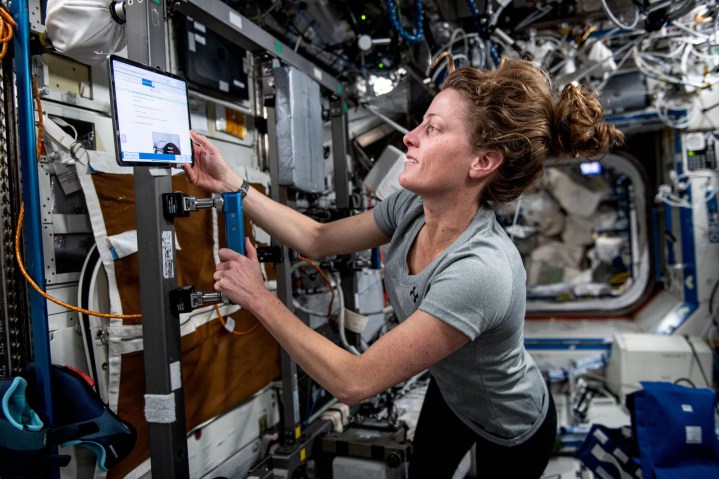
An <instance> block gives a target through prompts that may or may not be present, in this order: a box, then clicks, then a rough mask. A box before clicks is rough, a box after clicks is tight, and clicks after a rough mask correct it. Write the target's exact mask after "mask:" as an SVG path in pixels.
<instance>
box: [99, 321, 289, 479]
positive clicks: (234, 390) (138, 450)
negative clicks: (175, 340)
mask: <svg viewBox="0 0 719 479" xmlns="http://www.w3.org/2000/svg"><path fill="white" fill-rule="evenodd" d="M232 318H233V319H234V320H235V321H236V322H237V327H236V330H237V331H245V330H247V329H249V328H250V327H252V326H253V325H254V324H255V321H257V320H256V319H255V318H254V317H252V316H251V315H250V314H249V313H244V312H242V311H239V312H238V313H236V314H233V315H232ZM143 357H144V356H143V354H142V352H137V353H130V354H125V355H123V356H122V376H121V379H120V400H119V404H118V416H119V417H120V418H122V419H123V420H124V421H127V422H129V423H131V424H132V425H133V426H134V427H135V429H137V444H136V445H135V448H134V449H133V450H132V453H131V454H130V455H129V456H128V457H127V458H125V459H124V460H123V461H122V462H120V463H119V464H118V465H117V466H115V467H114V468H112V469H111V470H110V471H109V473H108V478H109V479H117V478H121V477H124V476H125V475H127V474H128V473H129V472H130V471H132V470H133V469H134V468H135V467H137V466H138V465H139V464H141V463H142V462H143V461H144V460H146V459H147V458H149V457H150V446H149V435H148V428H147V423H146V422H145V412H144V404H145V401H144V395H145V377H144V363H143ZM279 376H280V361H279V345H278V344H277V342H276V341H275V340H274V338H272V336H271V335H270V334H269V333H268V332H267V330H265V329H264V328H263V327H262V326H260V327H259V328H257V329H256V330H255V331H253V332H252V333H250V334H248V335H246V336H237V335H234V334H231V333H229V332H228V331H226V330H225V329H224V328H223V327H222V325H221V324H220V322H219V320H214V321H211V322H210V323H208V324H206V325H204V326H202V327H200V328H199V329H198V330H197V331H196V332H195V333H193V334H190V335H187V336H184V337H183V338H182V380H183V388H184V391H185V418H186V419H185V420H186V426H187V429H188V430H190V429H192V428H193V427H195V426H197V425H198V424H202V423H203V422H204V421H206V420H208V419H210V418H212V417H214V416H216V415H218V414H221V413H223V412H225V411H227V410H229V409H231V408H232V407H233V406H234V405H236V404H239V403H240V402H242V401H244V400H245V399H247V398H248V397H249V396H251V395H252V394H254V393H255V392H257V391H259V390H260V389H262V388H263V387H264V386H265V385H267V384H268V383H269V382H271V381H273V380H274V379H276V378H277V377H279Z"/></svg>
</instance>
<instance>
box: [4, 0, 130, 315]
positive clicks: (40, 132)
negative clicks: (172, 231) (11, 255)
mask: <svg viewBox="0 0 719 479" xmlns="http://www.w3.org/2000/svg"><path fill="white" fill-rule="evenodd" d="M3 11H4V9H3V8H0V19H1V18H2V17H4V13H3ZM13 23H14V22H13ZM0 25H1V24H0ZM3 52H4V50H0V55H2V54H4V53H3ZM32 87H33V94H34V97H35V103H36V105H37V110H38V113H39V118H40V120H39V121H38V141H37V156H38V157H40V153H41V152H42V135H43V123H42V103H41V101H40V93H39V92H38V89H37V83H36V82H35V78H33V79H32ZM24 218H25V202H21V203H20V215H19V216H18V220H17V228H16V230H15V259H16V260H17V264H18V266H19V267H20V272H21V273H22V275H23V276H24V277H25V279H26V280H27V282H28V283H29V284H30V286H32V287H33V288H34V289H35V291H37V292H38V293H40V295H41V296H42V297H44V298H45V299H47V300H49V301H52V302H53V303H55V304H58V305H60V306H62V307H64V308H67V309H71V310H73V311H77V312H79V313H84V314H89V315H90V316H97V317H100V318H121V319H135V318H141V317H142V315H141V314H111V313H100V312H97V311H91V310H89V309H84V308H80V307H78V306H74V305H72V304H68V303H66V302H64V301H60V300H59V299H57V298H55V297H53V296H50V295H49V294H47V293H46V292H45V291H43V290H42V288H40V286H38V284H37V283H36V282H35V281H34V280H33V279H32V277H31V276H30V275H29V274H28V272H27V270H26V269H25V265H24V264H23V261H22V255H21V253H20V236H21V233H22V223H23V219H24Z"/></svg>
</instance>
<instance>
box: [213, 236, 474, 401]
mask: <svg viewBox="0 0 719 479" xmlns="http://www.w3.org/2000/svg"><path fill="white" fill-rule="evenodd" d="M246 246H247V256H246V257H245V256H242V255H240V254H238V253H236V252H234V251H232V250H228V249H222V250H220V259H221V263H220V264H219V265H218V266H217V271H216V272H215V281H216V283H215V289H216V290H217V291H220V292H222V293H224V294H226V295H227V296H228V297H229V298H230V299H232V300H233V301H234V302H235V303H237V304H239V305H240V306H242V307H243V308H246V309H248V310H249V311H250V312H251V313H252V314H254V315H255V316H256V317H257V318H258V319H259V320H260V321H261V322H262V324H263V325H264V326H265V328H267V330H268V331H269V332H270V333H271V334H272V335H273V336H274V337H275V339H276V340H277V341H278V342H279V343H280V345H282V347H283V348H284V349H285V350H286V351H287V352H288V353H289V355H290V356H291V357H292V359H294V360H295V362H297V364H298V365H299V366H300V367H301V368H302V369H303V370H305V371H306V372H307V373H308V374H309V375H310V376H312V378H313V379H314V380H315V381H317V382H318V383H319V384H320V385H322V386H323V387H324V388H325V389H326V390H327V391H329V392H330V393H331V394H332V395H333V396H335V397H336V398H337V399H339V400H340V401H342V402H344V403H346V404H355V403H358V402H360V401H362V400H363V399H366V398H368V397H371V396H373V395H375V394H377V393H379V392H380V391H383V390H385V389H387V388H388V387H391V386H394V385H396V384H398V383H400V382H402V381H404V380H406V379H408V378H410V377H412V376H413V375H415V374H417V373H419V372H421V371H424V370H425V369H427V368H429V367H430V366H432V365H433V364H435V363H437V362H438V361H440V360H442V359H444V358H445V357H447V356H448V355H450V354H451V353H453V352H454V351H456V350H458V349H459V348H461V347H462V346H464V345H465V344H467V343H468V342H469V338H468V337H467V336H466V335H465V334H464V333H462V332H460V331H459V330H458V329H456V328H454V327H452V326H450V325H449V324H447V323H445V322H443V321H441V320H439V319H437V318H435V317H434V316H432V315H430V314H427V313H425V312H423V311H419V310H418V311H416V312H415V313H414V314H412V316H410V317H409V318H407V319H406V320H405V321H403V322H402V323H401V324H400V325H398V326H397V327H395V328H394V329H392V330H391V331H390V332H389V333H387V334H385V335H384V336H382V337H381V338H380V339H379V340H377V341H376V342H375V343H373V344H372V346H370V347H369V348H368V349H367V351H365V352H364V353H362V354H361V355H359V356H356V355H354V354H352V353H350V352H348V351H345V350H344V349H342V348H340V347H339V346H337V345H335V344H334V343H333V342H331V341H330V340H328V339H327V338H325V337H324V336H322V335H321V334H319V333H317V332H316V331H314V330H313V329H311V328H310V327H309V326H307V325H306V324H305V323H303V322H302V321H301V320H300V319H299V318H298V317H297V316H295V315H294V314H292V312H291V311H290V310H289V309H287V307H286V306H285V305H284V304H283V303H282V302H281V301H280V300H279V299H278V298H277V297H276V296H275V295H274V294H272V293H271V292H270V291H268V290H267V288H266V287H265V285H264V281H263V279H262V274H261V271H260V266H259V263H258V262H257V253H256V251H255V249H254V247H253V246H252V244H251V243H250V242H249V240H248V241H247V242H246Z"/></svg>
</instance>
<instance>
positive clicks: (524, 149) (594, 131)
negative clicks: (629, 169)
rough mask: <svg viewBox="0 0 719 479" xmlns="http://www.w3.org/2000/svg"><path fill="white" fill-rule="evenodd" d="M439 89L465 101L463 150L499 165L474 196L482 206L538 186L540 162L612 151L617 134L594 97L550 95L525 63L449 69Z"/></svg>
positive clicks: (579, 92) (542, 76)
mask: <svg viewBox="0 0 719 479" xmlns="http://www.w3.org/2000/svg"><path fill="white" fill-rule="evenodd" d="M445 56H448V57H449V64H450V73H449V75H447V78H446V79H445V81H444V85H443V86H442V88H443V89H447V88H451V89H453V90H455V91H457V92H459V93H460V94H461V96H462V97H463V98H464V99H465V101H466V104H467V108H466V109H465V114H466V120H467V124H468V131H469V132H470V138H469V141H470V144H471V145H472V147H473V148H474V149H475V150H479V149H496V150H498V151H500V152H501V153H502V154H503V155H504V161H503V162H502V165H501V166H500V167H499V169H498V170H497V172H496V173H495V175H494V177H493V178H492V180H491V181H490V183H489V184H488V185H487V187H486V189H485V191H484V192H483V194H482V199H483V201H486V202H491V203H493V204H499V203H508V202H511V201H513V200H515V199H516V198H518V197H519V195H521V194H522V192H523V191H524V190H526V189H527V188H528V187H529V186H531V185H532V184H533V183H535V182H536V181H537V180H539V179H540V178H541V176H542V173H543V171H544V161H545V160H546V159H547V158H548V157H561V156H566V155H571V156H573V157H575V158H592V157H596V156H597V155H600V154H603V153H606V152H607V151H608V150H609V148H610V147H612V146H614V145H620V144H622V143H623V141H624V135H623V134H622V133H621V132H620V131H619V130H617V129H616V128H615V127H614V125H610V124H607V123H604V120H603V115H602V106H601V104H600V103H599V99H598V98H597V96H596V95H595V94H594V93H593V92H591V91H589V90H588V89H587V88H585V87H583V86H578V85H575V84H569V85H567V86H566V87H565V88H564V89H563V90H562V92H561V94H557V92H556V91H555V88H554V85H553V82H552V79H551V77H550V76H549V74H548V73H547V72H545V71H544V70H543V69H542V68H540V67H539V66H537V65H535V64H534V63H532V62H530V61H527V60H520V59H511V58H503V59H502V61H501V63H500V65H499V67H497V69H496V70H489V71H484V70H478V69H476V68H472V67H463V68H458V69H456V70H455V69H454V68H452V66H453V65H454V62H453V59H452V55H451V54H450V53H444V54H442V55H440V56H439V57H438V59H437V61H435V64H436V63H438V62H439V61H440V60H441V59H442V58H444V57H445Z"/></svg>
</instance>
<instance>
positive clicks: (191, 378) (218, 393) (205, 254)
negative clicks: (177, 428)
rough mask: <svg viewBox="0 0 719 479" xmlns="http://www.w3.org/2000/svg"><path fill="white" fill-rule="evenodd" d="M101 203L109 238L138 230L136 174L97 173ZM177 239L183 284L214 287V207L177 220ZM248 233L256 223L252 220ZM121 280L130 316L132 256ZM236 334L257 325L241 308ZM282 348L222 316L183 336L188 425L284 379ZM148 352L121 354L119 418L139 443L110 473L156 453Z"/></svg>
mask: <svg viewBox="0 0 719 479" xmlns="http://www.w3.org/2000/svg"><path fill="white" fill-rule="evenodd" d="M92 179H93V182H94V184H95V189H96V191H97V195H98V198H99V200H100V208H101V210H102V213H103V217H104V221H105V227H106V230H107V234H108V235H115V234H119V233H123V232H125V231H129V230H134V229H135V228H136V226H135V225H136V221H135V207H134V202H135V201H134V198H135V194H134V179H133V177H132V176H131V175H115V174H107V173H98V174H94V175H93V176H92ZM172 186H173V190H174V191H184V192H185V193H187V194H189V195H191V196H195V197H197V198H207V197H209V196H210V195H209V193H207V192H204V191H202V190H200V189H198V188H196V187H195V186H194V185H191V184H189V183H188V182H187V179H186V177H185V175H176V176H174V177H173V178H172ZM219 223H220V224H219V231H220V235H219V236H220V244H221V245H224V244H225V238H224V222H223V217H222V215H221V214H220V215H219ZM174 224H175V231H176V234H177V242H178V243H179V245H180V247H181V250H179V251H177V252H176V257H177V283H178V285H180V286H183V285H190V284H191V285H194V286H195V288H196V289H197V290H198V291H213V290H214V280H213V278H212V276H213V274H214V272H215V263H214V257H213V255H212V245H213V239H212V212H211V210H209V209H203V210H199V211H196V212H193V213H192V214H190V216H189V217H186V218H177V219H176V220H175V222H174ZM245 230H246V232H247V233H248V234H250V233H251V231H252V229H251V225H250V224H249V222H248V221H247V218H245ZM114 266H115V278H116V280H117V284H118V289H119V293H120V299H121V303H122V309H123V312H124V313H125V314H135V313H140V312H141V311H140V293H139V263H138V255H137V254H133V255H130V256H127V257H125V258H121V259H119V260H116V261H115V263H114ZM232 318H233V319H234V320H235V322H236V323H237V324H236V327H235V330H236V331H247V330H249V329H250V328H251V327H252V326H254V325H255V324H256V322H257V319H256V318H254V317H253V316H252V315H251V314H249V313H248V312H246V311H244V310H241V311H238V312H237V313H234V314H233V315H232ZM123 324H125V325H138V324H141V320H137V319H130V320H128V319H124V320H123ZM279 351H280V348H279V345H278V343H277V342H276V341H275V340H274V338H272V336H271V335H270V334H269V333H268V332H267V331H266V330H265V329H264V328H263V327H262V326H260V327H259V328H257V329H256V330H255V331H253V332H252V333H250V334H248V335H246V336H238V335H235V334H231V333H230V332H228V331H226V330H225V329H224V328H223V327H222V325H221V324H220V322H219V321H218V320H214V321H212V322H210V323H208V324H206V325H203V326H201V327H200V328H198V330H197V331H195V332H194V333H192V334H189V335H187V336H184V337H183V338H182V377H183V387H184V391H185V416H186V425H187V428H188V430H189V429H191V428H193V427H195V426H197V425H198V424H201V423H203V422H205V421H207V420H208V419H211V418H212V417H214V416H216V415H218V414H220V413H222V412H224V411H227V410H229V409H231V408H232V407H233V406H235V405H237V404H239V403H241V402H242V401H244V400H246V399H247V398H248V397H250V396H251V395H252V394H254V393H255V392H257V391H258V390H260V389H261V388H263V387H264V386H265V385H267V384H268V383H269V382H271V381H273V380H274V379H276V378H278V377H279V376H280V374H281V371H280V358H279ZM143 358H144V356H143V354H142V352H138V353H131V354H125V355H123V356H122V358H121V361H122V366H121V367H122V371H121V377H120V396H119V400H118V416H119V417H120V418H122V419H123V420H125V421H128V422H130V423H131V424H133V425H134V426H135V428H136V429H137V432H138V441H137V444H136V446H135V448H134V449H133V451H132V453H131V454H130V456H128V457H127V458H126V459H124V460H123V461H122V462H121V463H120V464H118V465H117V466H116V467H115V468H113V469H112V470H111V471H110V472H109V474H108V477H109V478H120V477H124V476H125V475H126V474H127V473H129V472H130V471H131V470H132V469H134V468H135V467H137V466H138V465H139V464H140V463H142V462H143V461H144V460H145V459H147V458H148V457H149V454H150V453H149V442H148V441H149V438H148V429H147V423H146V422H145V419H144V417H145V414H144V404H145V401H144V394H145V379H144V375H145V369H144V362H143Z"/></svg>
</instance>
